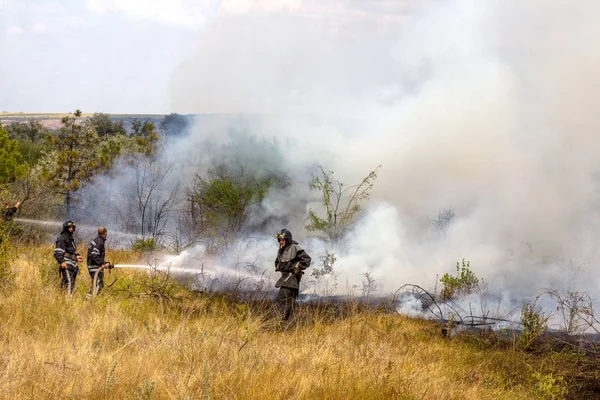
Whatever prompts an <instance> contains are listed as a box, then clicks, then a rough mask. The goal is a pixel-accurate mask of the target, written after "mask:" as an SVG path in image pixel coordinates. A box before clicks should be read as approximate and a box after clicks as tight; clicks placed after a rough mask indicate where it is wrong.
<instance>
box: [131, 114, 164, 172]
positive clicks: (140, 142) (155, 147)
mask: <svg viewBox="0 0 600 400" xmlns="http://www.w3.org/2000/svg"><path fill="white" fill-rule="evenodd" d="M159 144H160V136H159V135H158V132H157V131H156V128H155V126H154V124H153V123H152V122H150V121H144V122H142V121H140V120H138V119H134V120H133V121H131V138H130V140H129V141H128V143H127V144H126V145H125V146H126V147H125V150H126V155H127V159H128V161H129V162H130V163H131V162H133V161H134V160H135V158H136V156H137V155H142V156H144V157H147V158H150V159H153V158H155V157H156V156H157V155H158V151H159Z"/></svg>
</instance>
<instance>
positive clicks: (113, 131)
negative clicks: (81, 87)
mask: <svg viewBox="0 0 600 400" xmlns="http://www.w3.org/2000/svg"><path fill="white" fill-rule="evenodd" d="M86 123H87V124H89V125H90V126H91V127H92V128H93V129H94V130H95V131H96V134H97V135H98V137H100V138H104V137H106V136H116V135H123V136H124V135H126V134H127V131H126V130H125V124H124V123H123V121H113V120H112V119H111V118H110V116H109V115H108V114H103V113H95V114H94V115H93V116H92V117H91V118H90V119H88V120H87V122H86Z"/></svg>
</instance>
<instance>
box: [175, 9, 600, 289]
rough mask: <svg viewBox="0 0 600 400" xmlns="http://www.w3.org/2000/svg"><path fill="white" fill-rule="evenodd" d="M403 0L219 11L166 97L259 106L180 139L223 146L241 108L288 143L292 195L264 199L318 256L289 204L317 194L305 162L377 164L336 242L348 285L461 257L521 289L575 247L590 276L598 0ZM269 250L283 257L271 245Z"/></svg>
mask: <svg viewBox="0 0 600 400" xmlns="http://www.w3.org/2000/svg"><path fill="white" fill-rule="evenodd" d="M398 3H399V4H398V5H396V6H395V5H390V4H391V3H390V2H383V1H381V2H373V3H372V6H371V7H366V6H363V7H361V6H359V5H358V2H348V3H346V2H340V3H337V2H333V1H329V2H324V3H323V2H319V5H316V4H313V3H312V2H309V1H307V2H303V1H300V2H297V4H296V3H295V6H294V7H289V8H283V9H280V10H278V9H273V8H271V9H268V10H254V11H252V10H250V11H245V12H244V13H231V12H228V11H227V10H224V11H223V12H222V14H221V15H220V16H219V17H218V18H217V19H215V20H213V21H211V22H209V23H208V24H207V25H206V27H205V29H204V31H203V32H202V36H201V38H200V39H199V42H198V47H197V48H195V49H192V52H191V55H190V57H189V58H188V59H187V60H186V61H185V62H183V63H182V64H181V66H180V67H179V69H178V70H177V72H176V74H175V76H174V77H173V82H172V83H173V85H172V86H173V107H174V108H175V109H176V110H178V111H180V112H190V113H242V114H259V115H258V116H254V117H248V116H247V117H239V118H238V119H236V118H232V119H230V120H227V121H221V123H220V124H214V125H209V124H207V123H206V121H199V122H198V123H197V124H196V126H195V127H194V130H193V133H192V135H191V137H190V138H188V139H186V141H185V142H183V143H179V145H178V147H177V151H178V152H179V153H181V154H188V155H193V154H194V151H196V150H195V149H197V147H196V146H198V145H199V143H202V142H203V141H205V140H214V141H220V142H227V140H229V139H228V137H227V135H226V132H227V129H228V128H239V127H240V124H242V123H241V122H240V121H242V122H243V128H244V129H246V130H248V131H249V132H250V133H252V134H254V135H259V136H262V137H266V138H270V137H274V138H276V139H278V141H279V143H280V145H281V146H282V149H283V151H284V154H285V165H283V166H282V168H285V169H286V170H288V171H294V172H296V174H293V175H292V176H293V178H294V182H295V183H294V186H293V190H290V191H289V192H288V193H287V196H288V200H289V201H288V202H287V203H286V198H285V196H283V195H282V194H281V193H276V194H274V195H273V196H271V197H268V198H267V199H266V200H265V202H264V204H265V205H266V208H267V209H268V210H272V212H273V213H274V214H278V215H285V214H286V213H288V214H290V215H291V218H292V219H290V221H293V222H291V223H290V225H289V226H286V227H287V228H288V229H290V230H291V231H292V232H293V233H294V234H295V236H296V237H297V238H299V240H300V242H301V245H303V247H305V248H306V249H307V250H308V251H309V253H311V255H312V256H313V259H314V261H315V265H316V264H318V256H319V255H321V254H323V253H324V249H325V247H326V246H325V245H324V244H322V243H319V242H317V241H314V240H313V241H311V240H309V239H308V235H307V233H306V232H305V231H304V228H303V225H304V222H305V218H306V211H307V210H306V209H304V210H298V209H297V207H295V208H294V207H291V205H294V206H295V205H296V203H295V202H294V201H293V200H294V199H297V198H302V199H312V200H315V199H316V198H315V196H314V194H311V193H309V191H308V185H307V182H308V180H309V179H310V176H309V174H308V173H307V171H308V169H307V168H308V167H309V166H312V165H315V164H323V165H324V166H325V167H326V168H331V169H333V170H334V171H335V173H336V176H338V177H339V178H340V179H341V180H342V181H343V182H347V183H353V182H356V181H358V180H359V179H360V178H361V177H362V176H364V175H366V174H367V173H368V172H369V171H370V170H372V169H373V168H375V167H376V166H377V165H379V164H381V165H382V169H381V171H380V175H379V179H378V180H377V181H376V183H375V188H374V192H373V197H372V200H371V202H370V203H369V205H368V206H367V207H366V210H365V213H364V214H363V215H362V216H361V218H360V220H359V222H358V223H357V225H356V226H355V228H354V229H353V231H352V232H351V233H350V234H349V236H348V238H347V243H346V245H347V248H346V250H343V251H342V250H340V253H339V254H338V256H339V257H340V259H339V262H338V267H339V268H340V271H342V275H340V277H339V278H338V279H339V280H340V285H341V286H342V289H343V288H346V287H348V286H350V287H351V286H352V285H361V282H362V281H363V279H364V276H363V275H362V274H363V273H364V272H366V271H368V270H370V271H371V273H372V274H373V277H374V278H375V279H376V282H377V284H378V285H379V287H378V288H379V290H380V293H389V292H391V291H394V290H395V289H397V288H398V287H399V286H400V285H402V284H403V283H408V282H412V283H417V284H421V285H425V286H428V287H431V286H433V284H434V283H435V279H436V275H437V274H440V275H441V274H443V273H445V272H452V271H453V268H454V264H455V262H456V261H459V260H461V259H462V258H466V259H468V260H470V261H471V265H472V269H473V270H474V271H475V273H476V274H477V275H478V276H480V277H483V278H485V279H487V280H488V281H489V283H490V287H491V288H492V289H494V290H496V291H504V292H507V291H508V292H510V293H513V294H514V296H515V297H519V296H531V295H535V294H536V293H537V292H538V291H539V290H540V288H541V287H543V286H548V285H549V284H551V283H552V282H553V281H554V280H556V279H555V278H556V276H557V274H563V273H566V272H565V271H564V267H563V265H564V262H565V261H568V260H573V262H574V263H575V264H579V263H587V264H586V267H585V268H584V269H582V272H581V274H582V276H581V278H582V279H581V280H582V282H586V284H585V285H582V286H581V288H584V289H590V288H593V287H595V286H596V285H597V284H598V283H600V282H598V280H597V274H596V272H597V267H596V266H595V262H597V261H600V260H598V254H597V251H596V250H597V240H596V237H597V236H598V234H599V233H600V230H599V229H598V223H599V222H600V220H599V218H598V217H599V214H598V196H597V185H596V182H597V181H596V178H595V175H594V173H595V172H596V170H597V168H598V159H597V155H598V154H599V150H600V135H598V133H597V132H596V130H597V129H596V125H597V115H598V111H599V110H598V107H599V106H598V103H597V101H596V93H598V91H599V89H600V73H599V72H598V71H600V51H599V50H598V49H597V46H595V39H596V38H597V37H600V25H598V24H597V23H596V21H595V16H596V15H598V12H600V3H598V2H596V1H593V0H589V1H585V0H584V1H580V2H578V3H577V6H576V7H574V6H573V4H572V3H570V2H567V1H566V0H551V1H541V0H532V1H528V2H519V1H512V0H509V1H488V2H480V1H474V0H454V1H444V2H441V1H409V2H398ZM286 204H289V205H290V208H286V207H285V205H286ZM310 205H311V206H315V203H311V204H310ZM446 207H453V208H454V209H455V210H456V219H455V221H454V223H453V224H452V225H451V226H450V228H449V230H448V232H447V234H446V235H445V236H444V235H435V234H433V233H432V228H431V224H430V223H429V221H430V220H431V219H435V218H436V216H437V213H438V211H439V210H440V209H443V208H446ZM261 251H262V252H264V253H268V255H272V256H274V254H275V252H276V244H275V243H273V245H272V248H271V247H268V245H265V248H264V249H262V250H261ZM268 255H267V256H266V257H265V259H268V258H269V257H268ZM587 278H589V279H587Z"/></svg>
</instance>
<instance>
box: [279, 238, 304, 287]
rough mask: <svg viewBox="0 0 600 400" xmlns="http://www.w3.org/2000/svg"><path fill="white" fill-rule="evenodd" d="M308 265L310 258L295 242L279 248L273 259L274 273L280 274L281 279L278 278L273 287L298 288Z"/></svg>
mask: <svg viewBox="0 0 600 400" xmlns="http://www.w3.org/2000/svg"><path fill="white" fill-rule="evenodd" d="M310 263H311V258H310V256H309V255H308V253H306V251H304V249H302V248H301V247H300V246H299V245H298V242H296V241H295V240H292V241H291V243H290V244H287V245H286V246H284V247H281V248H279V251H278V252H277V258H276V259H275V271H279V272H281V278H279V280H278V281H277V283H276V284H275V287H277V288H278V287H286V288H291V289H298V288H300V279H301V278H302V274H304V272H303V271H304V270H305V269H306V268H308V267H310Z"/></svg>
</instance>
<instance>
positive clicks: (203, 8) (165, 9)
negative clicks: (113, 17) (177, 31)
mask: <svg viewBox="0 0 600 400" xmlns="http://www.w3.org/2000/svg"><path fill="white" fill-rule="evenodd" d="M215 5H216V2H215V1H214V0H205V1H200V2H197V1H191V0H171V1H168V2H166V1H162V0H88V2H87V7H88V9H89V10H90V11H92V12H95V13H99V14H104V13H124V14H125V15H127V16H129V17H130V18H132V19H135V20H146V21H153V22H158V23H162V24H166V25H174V26H180V27H183V28H188V29H195V28H198V27H200V26H202V25H203V24H204V22H205V21H206V16H207V15H208V14H209V13H210V12H211V10H212V9H213V8H215Z"/></svg>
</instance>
